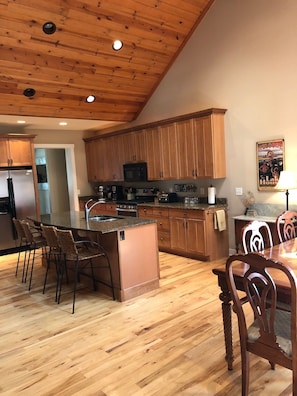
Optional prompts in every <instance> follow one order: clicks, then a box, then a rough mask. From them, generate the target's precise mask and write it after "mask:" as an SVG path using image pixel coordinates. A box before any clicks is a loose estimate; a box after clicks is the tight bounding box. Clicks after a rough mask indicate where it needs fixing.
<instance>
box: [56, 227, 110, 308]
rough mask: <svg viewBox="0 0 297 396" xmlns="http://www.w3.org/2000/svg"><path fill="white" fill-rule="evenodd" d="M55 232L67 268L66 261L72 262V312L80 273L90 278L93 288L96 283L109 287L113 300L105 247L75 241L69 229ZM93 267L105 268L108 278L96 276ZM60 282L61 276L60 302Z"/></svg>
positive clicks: (89, 242)
mask: <svg viewBox="0 0 297 396" xmlns="http://www.w3.org/2000/svg"><path fill="white" fill-rule="evenodd" d="M56 233H57V237H58V241H59V246H60V248H61V252H62V254H63V257H64V263H65V266H66V267H67V270H70V269H71V267H69V266H68V263H70V262H73V263H74V268H73V269H74V283H73V301H72V313H74V309H75V297H76V289H77V283H78V282H79V280H80V276H81V275H83V276H86V277H88V278H91V279H92V282H93V288H94V290H96V289H97V283H101V284H103V285H105V286H107V287H109V288H110V289H111V293H112V298H113V300H115V293H114V284H113V278H112V270H111V264H110V260H109V257H108V254H107V252H106V251H105V249H104V248H103V247H102V246H101V245H99V244H98V243H96V242H94V241H91V240H79V241H75V240H74V237H73V234H72V231H71V230H61V229H58V228H57V229H56ZM95 268H96V269H98V268H100V269H101V270H104V269H105V270H107V273H108V277H109V280H108V281H106V280H105V278H103V277H100V278H98V277H97V276H96V274H95V271H94V270H95ZM62 283H63V276H62V278H61V280H60V283H59V290H58V303H59V302H60V297H61V288H62Z"/></svg>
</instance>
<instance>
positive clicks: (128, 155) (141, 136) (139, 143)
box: [123, 130, 146, 163]
mask: <svg viewBox="0 0 297 396" xmlns="http://www.w3.org/2000/svg"><path fill="white" fill-rule="evenodd" d="M145 147H146V141H145V132H144V131H142V130H140V131H136V132H129V133H126V134H125V138H124V140H123V152H124V160H125V161H124V162H125V163H129V162H146V149H145Z"/></svg>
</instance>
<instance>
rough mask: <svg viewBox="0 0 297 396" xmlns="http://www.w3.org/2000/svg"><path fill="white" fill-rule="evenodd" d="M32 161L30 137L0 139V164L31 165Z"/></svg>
mask: <svg viewBox="0 0 297 396" xmlns="http://www.w3.org/2000/svg"><path fill="white" fill-rule="evenodd" d="M33 162H34V161H33V149H32V139H31V138H25V137H24V138H22V137H12V138H1V139H0V166H32V165H33Z"/></svg>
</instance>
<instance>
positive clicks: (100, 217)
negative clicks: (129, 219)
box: [89, 216, 120, 221]
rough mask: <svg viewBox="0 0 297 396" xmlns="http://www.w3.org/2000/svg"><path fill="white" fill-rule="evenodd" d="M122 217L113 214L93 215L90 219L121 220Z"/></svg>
mask: <svg viewBox="0 0 297 396" xmlns="http://www.w3.org/2000/svg"><path fill="white" fill-rule="evenodd" d="M119 219H120V217H113V216H92V217H89V221H115V220H119Z"/></svg>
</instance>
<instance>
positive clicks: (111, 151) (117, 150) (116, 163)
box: [105, 135, 126, 181]
mask: <svg viewBox="0 0 297 396" xmlns="http://www.w3.org/2000/svg"><path fill="white" fill-rule="evenodd" d="M124 143H125V136H124V135H115V136H111V137H109V138H106V165H107V166H106V168H105V181H123V180H124V172H123V164H124V163H125V161H126V157H125V153H124V150H123V147H124Z"/></svg>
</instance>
